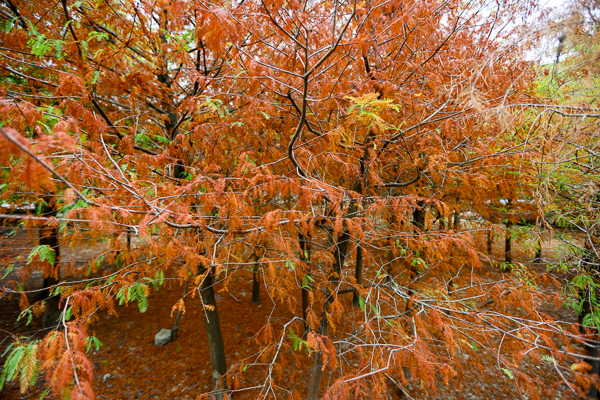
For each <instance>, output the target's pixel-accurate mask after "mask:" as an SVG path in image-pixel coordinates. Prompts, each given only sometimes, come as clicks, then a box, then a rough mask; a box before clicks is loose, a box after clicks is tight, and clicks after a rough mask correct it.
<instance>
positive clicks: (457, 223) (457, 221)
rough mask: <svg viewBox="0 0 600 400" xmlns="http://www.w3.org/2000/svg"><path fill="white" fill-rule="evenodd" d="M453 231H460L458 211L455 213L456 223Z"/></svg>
mask: <svg viewBox="0 0 600 400" xmlns="http://www.w3.org/2000/svg"><path fill="white" fill-rule="evenodd" d="M452 229H453V230H454V232H458V231H459V230H460V212H459V211H458V210H455V211H454V222H453V227H452Z"/></svg>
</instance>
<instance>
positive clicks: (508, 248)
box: [504, 221, 512, 272]
mask: <svg viewBox="0 0 600 400" xmlns="http://www.w3.org/2000/svg"><path fill="white" fill-rule="evenodd" d="M511 226H512V223H511V222H510V221H506V233H505V236H504V262H505V263H506V264H507V271H508V272H510V270H511V268H510V264H512V243H511V242H512V238H511V233H510V227H511Z"/></svg>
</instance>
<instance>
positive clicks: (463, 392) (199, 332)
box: [0, 234, 576, 399]
mask: <svg viewBox="0 0 600 400" xmlns="http://www.w3.org/2000/svg"><path fill="white" fill-rule="evenodd" d="M18 239H19V240H17V241H16V242H15V241H14V240H13V242H12V244H11V245H12V246H14V247H15V248H17V247H18V248H22V247H26V246H28V245H30V244H31V243H33V240H32V239H31V238H29V239H27V237H26V236H25V235H24V234H22V235H21V236H20V237H19V238H18ZM547 239H548V238H547ZM15 243H18V246H17V245H16V244H15ZM503 243H504V240H503V237H499V238H497V239H496V241H495V243H494V247H493V253H494V255H496V256H500V255H501V254H503V248H502V247H501V246H503ZM3 248H4V250H7V243H6V242H5V243H4V244H3ZM101 250H102V249H101V248H97V247H96V248H89V247H81V248H74V249H71V250H65V251H64V253H63V258H64V259H65V260H66V259H69V260H76V259H83V258H86V257H91V256H93V255H94V254H97V253H98V252H100V251H101ZM5 252H6V251H5ZM514 254H515V257H514V259H515V261H517V262H523V263H525V265H527V266H529V267H530V268H533V269H535V270H536V271H537V272H539V273H540V274H543V273H545V270H546V264H530V263H528V261H530V259H531V258H532V255H531V253H530V252H529V251H525V250H523V249H522V248H521V247H518V248H517V249H516V250H515V251H514ZM561 256H562V254H561V250H560V248H559V246H558V242H557V241H556V240H553V241H550V240H546V242H545V243H544V258H545V260H546V261H550V262H555V261H556V260H558V259H559V258H560V257H561ZM500 274H501V272H500V271H499V269H498V268H497V267H494V266H493V265H490V264H489V263H487V262H486V266H485V273H484V275H486V276H487V279H496V278H498V277H499V275H500ZM12 277H13V278H14V276H12ZM10 278H11V276H9V277H8V278H7V279H10ZM40 284H41V277H40V276H39V275H37V276H33V277H31V278H30V279H29V280H28V283H27V287H29V288H35V287H36V286H38V285H40ZM251 285H252V281H251V275H250V274H249V273H248V274H247V275H243V274H241V275H238V276H237V277H236V278H235V279H234V281H233V282H232V283H231V284H230V285H229V292H224V291H221V292H218V297H217V303H218V309H219V313H220V315H221V324H222V329H223V334H224V340H225V347H226V350H227V361H228V365H229V366H234V365H235V366H236V371H238V372H240V374H239V376H238V379H239V381H238V382H236V386H237V387H238V388H240V389H242V390H240V391H237V392H235V393H234V394H233V398H236V399H253V398H255V397H256V396H257V394H258V393H259V391H258V390H257V389H252V388H253V387H257V386H261V385H262V384H263V383H264V379H265V371H266V366H265V365H261V360H260V358H257V356H258V355H257V354H256V348H257V346H256V345H253V344H258V341H260V340H261V335H262V332H261V329H262V328H263V326H264V324H265V323H266V322H267V321H268V320H269V319H275V320H278V319H283V320H286V319H290V318H292V317H293V313H294V312H296V313H298V314H299V311H300V310H299V307H296V308H297V310H290V309H289V308H280V307H277V308H274V307H273V302H272V301H271V299H270V298H269V296H268V293H266V292H265V290H264V288H262V291H261V300H262V303H261V304H260V305H252V304H250V299H251ZM38 287H39V286H38ZM545 290H548V291H554V290H556V288H554V287H546V288H545ZM182 291H183V286H180V284H179V283H178V282H176V281H168V280H167V281H166V282H165V284H164V285H163V286H161V287H160V289H159V290H158V291H153V292H152V294H151V296H150V298H149V301H150V307H149V309H148V311H147V312H145V313H140V312H139V309H138V306H137V304H136V303H130V304H129V305H122V306H120V307H118V316H110V315H106V314H101V315H99V316H98V318H97V319H96V320H95V321H94V323H93V324H92V326H91V327H90V330H89V333H93V334H95V336H96V337H97V338H98V339H99V340H100V341H101V342H102V343H103V346H102V347H101V348H100V349H99V350H95V349H92V350H91V351H90V358H91V360H92V362H93V365H94V374H95V375H94V390H95V392H96V396H97V398H98V399H194V398H196V397H197V396H199V395H201V394H203V393H207V392H208V391H209V390H210V384H211V374H210V371H211V369H210V356H209V353H208V346H207V340H206V334H205V332H204V318H203V314H202V307H201V304H200V301H199V300H198V296H195V298H190V299H188V300H187V301H186V302H185V314H184V315H183V316H182V318H181V320H180V330H179V335H178V337H177V339H176V340H175V341H174V342H172V343H170V344H168V345H166V346H161V347H156V346H154V335H155V334H156V333H157V332H158V331H159V330H160V329H162V328H167V329H171V328H172V327H173V322H174V315H175V313H173V314H172V309H173V305H174V304H175V303H176V302H177V301H178V300H179V298H180V297H181V295H182ZM298 296H300V290H298ZM347 297H348V304H347V305H346V306H347V307H352V306H351V305H350V304H349V300H350V296H347ZM32 299H33V296H32ZM543 311H544V312H546V313H548V314H550V315H552V316H554V317H555V318H557V319H560V320H563V321H567V322H574V321H576V317H575V315H574V313H573V311H572V310H571V309H569V308H566V307H564V306H563V307H556V306H554V305H552V304H548V305H544V310H543ZM19 312H20V311H19V300H18V299H17V298H8V297H4V298H1V299H0V329H1V331H0V338H1V339H0V340H1V344H0V350H3V349H4V348H5V347H6V345H7V344H8V343H9V339H10V337H11V336H10V335H9V334H8V332H12V333H13V334H16V335H25V336H30V335H35V336H37V337H39V338H41V337H42V336H43V331H39V329H40V322H39V321H38V320H37V319H34V320H33V321H32V323H31V324H30V325H29V326H26V325H24V324H22V323H17V324H16V325H15V321H16V319H17V317H18V315H19ZM274 330H275V334H276V335H277V334H279V332H280V330H278V329H277V326H276V324H275V325H274ZM487 350H494V349H487ZM487 350H486V349H479V351H478V352H477V354H478V356H479V357H481V360H480V361H481V364H483V366H484V368H473V367H470V366H471V365H472V362H473V360H472V359H470V357H472V355H471V356H470V355H468V354H457V355H456V357H462V359H463V360H462V364H463V365H464V371H463V373H461V376H460V377H459V378H458V379H455V380H454V381H451V382H450V385H449V386H446V385H444V383H443V382H441V380H440V385H439V391H438V392H437V393H431V392H429V393H428V392H426V391H424V390H423V389H422V388H420V385H419V383H418V382H412V383H411V387H410V392H409V396H410V397H412V398H415V399H483V398H486V399H509V398H527V396H525V395H524V394H523V393H522V392H521V390H520V388H519V387H518V385H517V384H516V383H515V380H514V379H512V378H511V376H510V374H509V373H507V372H506V371H503V370H502V369H501V368H500V366H499V365H498V362H497V358H496V354H495V353H494V352H493V351H487ZM496 351H497V349H496ZM288 353H292V352H290V351H288ZM287 357H288V361H289V360H292V361H293V362H288V363H287V364H286V366H285V367H284V370H283V371H280V372H279V376H280V377H281V376H283V377H286V378H285V379H286V380H287V382H285V384H286V387H287V388H288V389H293V390H296V391H297V393H298V394H300V395H301V396H302V395H303V393H304V391H305V389H306V387H307V386H308V381H309V376H308V373H307V371H308V368H309V366H310V363H311V360H310V358H309V357H308V356H307V354H306V351H304V352H302V353H295V354H288V355H287ZM3 362H4V360H2V363H3ZM520 365H521V368H522V369H523V370H529V372H530V373H532V374H533V375H534V376H536V377H537V378H538V379H539V380H540V381H541V382H542V383H543V385H541V386H540V387H541V389H540V390H541V391H543V393H542V392H540V396H541V398H569V397H571V395H572V394H571V393H570V392H569V391H568V390H567V389H566V387H565V386H564V385H562V386H558V385H557V382H560V377H559V376H558V374H557V373H556V371H555V369H554V366H553V364H552V363H551V362H542V363H538V362H533V361H532V360H531V359H528V358H525V359H524V361H523V362H522V363H521V364H520ZM390 378H391V379H393V378H392V377H390ZM280 379H281V378H280ZM330 379H331V376H329V378H327V376H326V378H325V379H324V381H325V382H324V384H323V386H325V384H326V383H327V382H328V380H330ZM330 383H331V382H330ZM390 387H391V388H393V387H394V383H393V381H392V380H390ZM42 392H43V385H42V384H41V383H40V384H38V386H36V387H35V388H33V390H29V391H28V392H27V393H26V394H21V393H19V385H18V383H16V382H11V383H8V384H7V385H6V388H5V390H4V391H3V392H2V393H1V394H0V398H3V399H34V398H39V396H40V394H41V393H42ZM389 393H390V398H401V397H400V392H399V391H398V390H392V389H390V392H389Z"/></svg>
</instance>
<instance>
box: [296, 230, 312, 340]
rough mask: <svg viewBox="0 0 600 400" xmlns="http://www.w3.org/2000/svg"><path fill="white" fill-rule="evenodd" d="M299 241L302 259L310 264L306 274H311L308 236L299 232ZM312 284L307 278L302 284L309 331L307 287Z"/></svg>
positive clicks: (303, 309) (305, 317)
mask: <svg viewBox="0 0 600 400" xmlns="http://www.w3.org/2000/svg"><path fill="white" fill-rule="evenodd" d="M298 241H299V243H300V252H301V253H302V254H300V259H302V260H303V261H304V262H306V263H307V264H308V270H307V271H306V275H307V276H310V251H309V250H310V249H309V245H308V243H307V240H306V237H305V236H304V235H303V234H302V232H298ZM309 284H310V282H308V279H306V285H301V286H302V293H301V294H302V318H303V319H304V332H305V333H306V332H308V331H309V329H310V326H309V325H308V321H307V314H308V307H309V305H310V304H309V298H308V294H309V292H310V288H308V287H305V286H308V285H309Z"/></svg>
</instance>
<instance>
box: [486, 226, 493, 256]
mask: <svg viewBox="0 0 600 400" xmlns="http://www.w3.org/2000/svg"><path fill="white" fill-rule="evenodd" d="M493 245H494V230H493V229H492V228H491V227H490V230H489V232H488V235H487V253H488V255H489V256H491V255H492V251H493V250H492V247H493Z"/></svg>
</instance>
